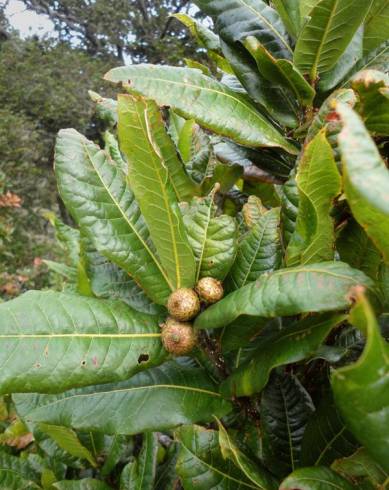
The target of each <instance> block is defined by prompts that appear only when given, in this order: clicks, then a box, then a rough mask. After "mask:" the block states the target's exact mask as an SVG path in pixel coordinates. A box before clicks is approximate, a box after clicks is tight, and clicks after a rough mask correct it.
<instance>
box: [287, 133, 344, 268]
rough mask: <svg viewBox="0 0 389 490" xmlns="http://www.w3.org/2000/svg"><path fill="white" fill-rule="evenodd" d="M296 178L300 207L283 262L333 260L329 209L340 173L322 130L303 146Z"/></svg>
mask: <svg viewBox="0 0 389 490" xmlns="http://www.w3.org/2000/svg"><path fill="white" fill-rule="evenodd" d="M296 182H297V187H298V191H299V208H298V214H297V221H296V228H295V230H294V233H293V235H292V237H291V239H290V241H289V244H288V248H287V250H286V264H287V265H288V266H293V265H298V264H309V263H312V262H320V261H326V260H332V259H333V257H334V242H335V232H334V222H333V219H332V218H331V216H330V212H331V210H332V205H333V201H334V199H335V197H336V196H338V195H339V194H340V192H341V177H340V174H339V172H338V169H337V167H336V163H335V160H334V157H333V154H332V148H331V146H330V144H329V143H328V141H327V138H326V134H325V131H324V130H322V131H320V132H319V133H318V134H317V135H316V136H315V138H314V139H313V140H312V141H311V142H310V143H309V144H308V145H307V146H306V147H305V149H304V152H303V155H302V158H301V160H300V163H299V166H298V170H297V175H296Z"/></svg>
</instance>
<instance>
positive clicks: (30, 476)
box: [0, 452, 41, 490]
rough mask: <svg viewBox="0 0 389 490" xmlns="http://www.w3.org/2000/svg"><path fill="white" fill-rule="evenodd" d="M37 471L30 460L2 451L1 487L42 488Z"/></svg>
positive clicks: (18, 488) (14, 488)
mask: <svg viewBox="0 0 389 490" xmlns="http://www.w3.org/2000/svg"><path fill="white" fill-rule="evenodd" d="M36 481H39V478H38V475H37V473H36V472H35V471H34V469H33V468H32V466H31V465H30V464H29V463H28V461H25V460H23V459H22V458H20V457H16V456H11V455H10V454H7V453H3V452H0V487H1V488H4V489H6V490H34V489H39V488H41V487H40V486H38V485H37V484H36Z"/></svg>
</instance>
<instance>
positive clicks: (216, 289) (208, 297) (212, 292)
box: [195, 277, 224, 303]
mask: <svg viewBox="0 0 389 490" xmlns="http://www.w3.org/2000/svg"><path fill="white" fill-rule="evenodd" d="M195 291H196V292H197V294H198V295H199V296H200V299H201V300H203V301H205V302H206V303H216V302H217V301H220V300H221V299H222V297H223V295H224V289H223V285H222V283H221V281H219V280H217V279H215V278H213V277H203V278H202V279H200V280H199V281H198V283H197V284H196V286H195Z"/></svg>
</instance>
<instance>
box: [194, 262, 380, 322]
mask: <svg viewBox="0 0 389 490" xmlns="http://www.w3.org/2000/svg"><path fill="white" fill-rule="evenodd" d="M357 285H362V286H365V287H366V288H367V289H368V290H370V292H371V293H373V296H374V295H375V294H377V292H376V290H375V287H374V285H373V281H372V280H371V279H370V278H368V277H367V276H365V274H363V272H360V271H358V270H356V269H352V268H351V267H350V266H348V265H347V264H344V263H342V262H322V263H320V264H310V265H306V266H301V267H290V268H288V269H280V270H278V271H275V272H272V273H270V274H264V275H262V276H261V277H260V278H259V279H258V280H257V281H256V282H253V283H251V284H247V285H246V286H244V287H242V288H240V289H239V290H237V291H234V292H232V293H231V294H229V295H228V296H226V297H225V298H223V299H222V300H221V301H219V302H218V303H217V304H214V305H212V306H210V307H209V308H208V309H207V310H205V311H204V312H203V313H201V314H200V315H199V316H198V317H197V319H196V321H195V323H194V325H195V328H197V329H204V328H221V327H224V326H225V325H228V324H229V323H231V322H233V321H234V320H235V319H236V318H238V317H239V316H240V315H249V316H252V317H265V318H274V317H276V316H292V315H298V314H300V313H308V312H311V313H313V312H318V313H320V312H324V311H339V310H344V309H346V308H348V307H349V306H350V305H351V304H352V298H351V297H350V296H349V293H350V290H352V288H353V287H355V286H357Z"/></svg>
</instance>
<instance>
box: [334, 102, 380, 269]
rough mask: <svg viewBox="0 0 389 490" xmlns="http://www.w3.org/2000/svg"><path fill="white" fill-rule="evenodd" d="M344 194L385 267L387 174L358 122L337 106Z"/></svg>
mask: <svg viewBox="0 0 389 490" xmlns="http://www.w3.org/2000/svg"><path fill="white" fill-rule="evenodd" d="M336 111H337V113H338V115H339V117H340V119H341V123H342V128H343V129H342V131H341V132H340V134H339V137H338V144H339V149H340V152H341V155H342V162H343V179H344V190H345V194H346V197H347V201H348V203H349V205H350V208H351V211H352V213H353V215H354V218H355V219H356V220H357V221H358V223H359V224H360V225H361V226H362V228H363V229H364V230H365V231H366V233H367V235H368V236H369V237H370V238H371V239H372V240H373V242H374V244H375V245H376V247H377V248H378V249H379V250H380V251H381V252H382V254H383V256H384V260H385V261H386V262H387V263H389V201H388V188H389V170H388V169H387V168H386V166H385V163H384V162H383V160H382V158H381V156H380V154H379V152H378V149H377V147H376V146H375V144H374V141H373V140H372V138H371V137H370V136H369V134H368V132H367V130H366V128H365V127H364V126H363V123H362V121H361V120H360V118H359V117H358V116H357V114H355V112H354V111H353V110H352V109H350V108H349V107H347V106H345V105H343V104H341V103H338V104H337V106H336Z"/></svg>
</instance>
